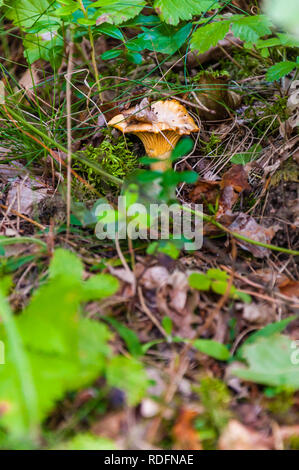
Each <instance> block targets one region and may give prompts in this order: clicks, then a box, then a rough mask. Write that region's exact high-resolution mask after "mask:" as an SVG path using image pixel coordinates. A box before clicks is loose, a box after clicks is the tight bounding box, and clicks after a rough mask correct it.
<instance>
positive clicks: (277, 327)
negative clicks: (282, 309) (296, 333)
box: [237, 315, 297, 358]
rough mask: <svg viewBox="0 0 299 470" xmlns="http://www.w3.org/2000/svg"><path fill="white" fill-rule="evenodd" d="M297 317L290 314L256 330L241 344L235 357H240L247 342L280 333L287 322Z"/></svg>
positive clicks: (250, 342)
mask: <svg viewBox="0 0 299 470" xmlns="http://www.w3.org/2000/svg"><path fill="white" fill-rule="evenodd" d="M296 318H297V316H296V315H292V316H291V317H288V318H285V319H284V320H280V321H278V322H274V323H270V324H269V325H266V326H265V327H264V328H262V329H261V330H258V331H256V332H255V333H253V334H252V335H250V336H249V337H248V338H247V339H246V340H245V341H244V343H243V344H242V346H241V347H240V348H239V349H238V351H237V357H238V358H242V355H243V347H244V346H247V345H248V344H253V343H254V342H255V341H256V340H257V339H258V338H269V337H270V336H272V335H274V334H275V333H281V332H282V331H283V330H284V329H285V328H286V327H287V326H288V324H289V323H291V322H292V321H294V320H295V319H296Z"/></svg>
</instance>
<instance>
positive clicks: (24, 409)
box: [0, 249, 135, 438]
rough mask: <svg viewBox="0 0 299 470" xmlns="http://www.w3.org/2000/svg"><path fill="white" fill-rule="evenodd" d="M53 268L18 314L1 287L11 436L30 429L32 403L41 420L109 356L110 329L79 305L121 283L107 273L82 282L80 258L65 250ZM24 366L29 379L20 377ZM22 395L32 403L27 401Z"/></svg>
mask: <svg viewBox="0 0 299 470" xmlns="http://www.w3.org/2000/svg"><path fill="white" fill-rule="evenodd" d="M49 272H50V278H49V280H48V282H47V283H45V284H44V285H43V286H41V287H40V288H39V289H38V290H37V291H36V292H35V294H34V295H33V297H32V299H31V301H30V303H29V305H28V306H27V307H26V309H25V310H24V311H23V312H22V313H21V314H19V315H17V316H15V317H14V316H13V315H12V313H11V312H10V309H9V307H8V305H7V303H5V301H3V293H2V290H1V289H0V307H1V314H2V316H4V318H5V321H4V323H2V324H0V338H1V340H2V341H4V343H5V358H6V363H5V364H4V365H2V366H1V367H0V401H1V403H5V409H4V411H3V413H2V414H1V418H0V422H1V426H4V428H6V429H9V430H10V431H11V434H12V435H16V436H20V435H22V438H24V437H25V435H26V433H27V432H29V431H30V429H31V428H30V426H31V425H30V421H32V420H31V418H29V419H28V410H29V408H30V410H31V411H32V410H33V411H32V412H31V414H33V412H35V408H36V415H37V419H38V420H39V421H40V422H42V421H43V419H44V418H45V417H46V416H47V414H48V413H49V412H50V411H51V410H52V409H53V407H54V405H55V403H56V402H57V400H60V399H62V398H63V396H64V395H65V393H66V392H67V391H72V390H76V389H78V388H81V387H84V386H87V385H89V384H90V383H92V382H93V381H94V380H95V379H96V378H97V377H98V376H99V375H100V374H103V373H104V371H105V369H106V367H107V363H108V359H109V358H110V356H111V351H110V347H109V345H108V341H109V339H110V337H111V334H110V332H109V330H108V328H107V327H106V325H104V324H103V323H99V322H98V321H94V320H90V319H87V318H81V317H80V315H79V305H80V303H81V302H82V301H86V300H89V299H94V298H101V297H103V296H107V295H109V294H111V293H114V292H115V290H116V288H117V287H118V282H117V281H116V280H115V279H114V278H113V277H112V276H110V275H106V274H99V275H96V276H94V277H91V278H90V279H89V280H88V281H85V282H84V281H82V264H81V261H80V260H79V259H78V258H77V257H76V256H75V255H74V254H73V253H71V252H67V251H66V250H62V249H58V250H56V251H55V253H54V257H53V259H52V261H51V265H50V269H49ZM6 320H8V321H6ZM3 324H4V326H3ZM4 327H5V329H4ZM134 367H135V363H134V366H133V368H134ZM23 370H24V373H25V374H26V383H24V380H23V381H22V377H23V375H24V373H23ZM30 378H31V379H30ZM30 387H31V390H30V392H29V389H30ZM28 394H30V396H28ZM35 395H36V399H34V396H35ZM24 396H25V397H26V402H27V401H28V402H29V401H31V405H28V406H27V405H26V404H25V406H24ZM29 398H30V400H29ZM34 403H35V404H34ZM31 414H30V415H31ZM33 419H34V420H35V418H34V417H33ZM29 428H30V429H29ZM25 431H26V432H25Z"/></svg>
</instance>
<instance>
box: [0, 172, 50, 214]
mask: <svg viewBox="0 0 299 470" xmlns="http://www.w3.org/2000/svg"><path fill="white" fill-rule="evenodd" d="M47 196H48V188H47V186H46V184H45V183H44V182H43V181H41V180H37V179H34V180H32V179H29V178H26V177H25V178H17V179H15V180H14V181H13V183H12V184H11V187H10V189H9V191H8V194H7V198H6V205H7V206H10V205H11V209H14V210H16V211H18V212H20V213H21V214H26V215H30V214H31V212H32V210H33V207H34V205H37V204H38V203H39V202H40V201H42V199H44V198H45V197H47Z"/></svg>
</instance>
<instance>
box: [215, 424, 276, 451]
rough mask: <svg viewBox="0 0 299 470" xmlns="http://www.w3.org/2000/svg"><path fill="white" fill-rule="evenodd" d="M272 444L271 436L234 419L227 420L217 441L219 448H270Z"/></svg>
mask: <svg viewBox="0 0 299 470" xmlns="http://www.w3.org/2000/svg"><path fill="white" fill-rule="evenodd" d="M272 446H273V440H272V438H271V437H267V436H264V435H263V434H262V433H259V432H256V431H253V430H251V429H249V428H248V427H246V426H243V424H241V423H240V422H239V421H237V420H235V419H232V420H231V421H229V423H228V425H227V426H226V428H225V429H224V431H223V432H222V434H221V436H220V439H219V442H218V448H219V449H220V450H271V449H273V447H272Z"/></svg>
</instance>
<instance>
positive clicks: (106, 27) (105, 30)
mask: <svg viewBox="0 0 299 470" xmlns="http://www.w3.org/2000/svg"><path fill="white" fill-rule="evenodd" d="M96 32H97V33H101V34H106V36H110V37H111V38H115V39H119V40H120V41H124V40H125V38H124V35H123V33H122V32H121V30H120V29H119V28H117V27H116V26H114V25H113V24H108V23H107V24H105V23H104V24H102V25H101V26H97V28H96Z"/></svg>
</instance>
